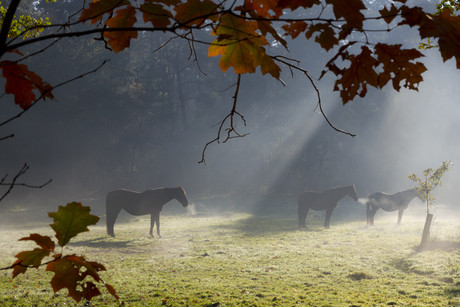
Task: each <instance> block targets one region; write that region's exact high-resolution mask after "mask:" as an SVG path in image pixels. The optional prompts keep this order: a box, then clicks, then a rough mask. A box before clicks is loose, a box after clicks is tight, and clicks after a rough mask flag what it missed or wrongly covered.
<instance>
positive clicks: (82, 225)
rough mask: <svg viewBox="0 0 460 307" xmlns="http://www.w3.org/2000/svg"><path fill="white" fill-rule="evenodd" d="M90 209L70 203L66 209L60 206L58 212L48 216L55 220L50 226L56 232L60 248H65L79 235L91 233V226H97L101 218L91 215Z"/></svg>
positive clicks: (79, 204)
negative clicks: (89, 227)
mask: <svg viewBox="0 0 460 307" xmlns="http://www.w3.org/2000/svg"><path fill="white" fill-rule="evenodd" d="M89 211H90V208H89V207H85V206H82V204H81V203H76V202H73V203H69V204H67V205H66V206H65V207H63V206H59V209H58V212H50V213H48V216H49V217H51V218H53V219H54V223H53V224H50V226H51V228H53V229H54V231H55V232H56V238H57V239H58V244H59V245H60V246H65V245H66V244H67V243H69V241H70V239H71V238H73V237H75V236H77V235H78V234H79V233H82V232H85V231H89V229H88V227H87V226H89V225H95V224H96V223H97V222H98V221H99V217H97V216H95V215H91V214H89Z"/></svg>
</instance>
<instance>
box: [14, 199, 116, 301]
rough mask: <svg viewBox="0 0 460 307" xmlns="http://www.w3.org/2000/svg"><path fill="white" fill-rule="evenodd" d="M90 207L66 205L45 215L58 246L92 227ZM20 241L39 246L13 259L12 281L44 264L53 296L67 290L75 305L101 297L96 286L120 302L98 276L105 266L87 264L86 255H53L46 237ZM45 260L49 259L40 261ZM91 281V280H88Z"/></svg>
mask: <svg viewBox="0 0 460 307" xmlns="http://www.w3.org/2000/svg"><path fill="white" fill-rule="evenodd" d="M89 211H90V208H89V207H85V206H82V204H81V203H76V202H73V203H69V204H67V205H66V206H65V207H63V206H59V210H58V212H50V213H48V215H49V217H51V218H53V220H54V223H53V224H50V226H51V228H52V229H53V230H54V231H55V232H56V239H57V243H58V244H59V245H60V246H61V247H62V248H63V247H64V246H66V245H67V244H68V243H69V241H70V240H71V239H72V238H73V237H75V236H77V235H78V234H80V233H82V232H86V231H89V229H88V226H89V225H95V224H96V223H97V222H98V221H99V217H97V216H95V215H91V214H89ZM19 241H34V242H35V243H37V245H38V246H39V247H38V248H35V249H33V250H31V251H23V252H20V253H18V254H17V255H16V256H15V257H16V258H17V259H18V260H16V262H14V264H13V265H12V266H11V267H12V268H13V278H15V277H16V276H18V275H19V274H21V273H25V272H26V271H27V269H29V268H37V269H38V267H40V266H41V265H45V264H46V271H48V272H53V273H54V277H53V278H52V279H51V282H50V283H51V286H52V288H53V291H54V292H55V293H56V292H58V291H59V290H61V289H64V288H66V289H67V290H68V295H69V296H70V297H72V298H73V299H74V300H75V301H76V302H79V301H80V300H81V299H82V298H85V299H86V300H88V301H89V300H91V299H92V298H93V297H95V296H98V295H101V292H100V291H99V289H98V286H97V284H96V283H99V284H102V285H103V286H105V287H106V288H107V290H108V291H109V292H110V294H112V295H113V296H114V297H115V298H116V299H117V300H118V299H119V297H118V295H117V293H116V291H115V289H114V288H113V287H112V286H111V285H109V284H107V283H105V282H104V280H102V279H101V277H100V276H99V272H100V271H105V270H106V269H105V267H104V266H103V265H102V264H100V263H98V262H94V261H88V260H87V259H86V257H85V256H78V255H75V254H71V255H63V253H62V251H61V252H56V244H55V242H54V241H53V240H52V239H51V238H50V237H48V236H42V235H40V234H37V233H34V234H31V235H30V236H29V237H24V238H21V239H19ZM45 257H51V258H53V259H52V260H50V261H48V262H45V263H44V262H43V259H44V258H45ZM87 277H88V278H90V277H91V278H92V279H93V281H94V282H93V281H88V280H87Z"/></svg>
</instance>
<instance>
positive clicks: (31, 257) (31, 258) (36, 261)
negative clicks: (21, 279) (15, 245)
mask: <svg viewBox="0 0 460 307" xmlns="http://www.w3.org/2000/svg"><path fill="white" fill-rule="evenodd" d="M49 254H50V250H49V249H42V248H35V249H34V250H31V251H24V252H20V253H19V254H17V255H16V256H15V257H16V258H18V260H16V261H15V262H14V263H13V278H15V277H16V276H17V275H18V274H20V273H25V271H27V268H28V267H37V268H38V266H40V264H41V263H42V260H43V258H45V257H47V256H49Z"/></svg>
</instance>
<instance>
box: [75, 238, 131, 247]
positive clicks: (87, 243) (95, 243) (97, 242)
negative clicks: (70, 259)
mask: <svg viewBox="0 0 460 307" xmlns="http://www.w3.org/2000/svg"><path fill="white" fill-rule="evenodd" d="M133 241H134V240H129V241H105V240H104V239H102V238H98V239H91V240H84V241H78V242H69V243H67V246H70V247H82V246H84V247H96V248H124V247H129V246H130V243H132V242H133Z"/></svg>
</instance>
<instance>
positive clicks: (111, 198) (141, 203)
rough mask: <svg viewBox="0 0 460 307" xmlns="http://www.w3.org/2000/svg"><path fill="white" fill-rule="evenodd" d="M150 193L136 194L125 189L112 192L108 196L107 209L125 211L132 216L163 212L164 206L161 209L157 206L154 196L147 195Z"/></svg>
mask: <svg viewBox="0 0 460 307" xmlns="http://www.w3.org/2000/svg"><path fill="white" fill-rule="evenodd" d="M149 191H150V190H148V191H145V192H136V191H130V190H125V189H120V190H115V191H111V192H109V193H108V194H107V199H106V207H107V209H108V208H117V209H118V210H120V209H124V210H125V211H126V212H128V213H129V214H131V215H145V214H151V213H152V212H155V211H161V209H162V207H163V206H162V205H161V207H160V208H158V206H155V202H154V201H153V199H152V195H151V194H150V193H147V192H149ZM152 202H153V204H152Z"/></svg>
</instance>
